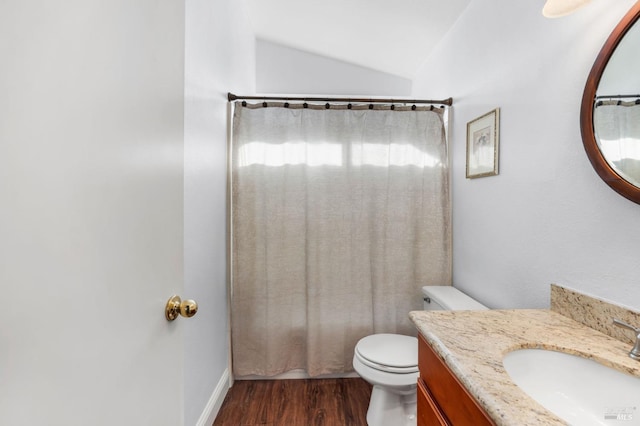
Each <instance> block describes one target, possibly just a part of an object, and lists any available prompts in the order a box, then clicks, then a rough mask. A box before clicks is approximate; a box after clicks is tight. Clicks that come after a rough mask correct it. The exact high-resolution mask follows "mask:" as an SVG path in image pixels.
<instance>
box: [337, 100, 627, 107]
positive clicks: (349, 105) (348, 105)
mask: <svg viewBox="0 0 640 426" xmlns="http://www.w3.org/2000/svg"><path fill="white" fill-rule="evenodd" d="M638 100H639V101H640V99H638ZM351 108H353V105H351V104H347V109H351Z"/></svg>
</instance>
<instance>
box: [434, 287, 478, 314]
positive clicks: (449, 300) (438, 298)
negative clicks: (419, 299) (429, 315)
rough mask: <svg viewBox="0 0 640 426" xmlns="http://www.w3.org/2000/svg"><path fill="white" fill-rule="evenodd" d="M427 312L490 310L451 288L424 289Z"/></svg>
mask: <svg viewBox="0 0 640 426" xmlns="http://www.w3.org/2000/svg"><path fill="white" fill-rule="evenodd" d="M422 296H423V299H424V310H425V311H466V310H483V309H489V308H487V307H486V306H484V305H483V304H481V303H480V302H478V301H477V300H475V299H473V298H471V297H469V296H467V295H466V294H464V293H463V292H461V291H460V290H458V289H457V288H454V287H451V286H425V287H422Z"/></svg>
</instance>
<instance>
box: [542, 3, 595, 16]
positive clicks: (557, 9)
mask: <svg viewBox="0 0 640 426" xmlns="http://www.w3.org/2000/svg"><path fill="white" fill-rule="evenodd" d="M590 1H591V0H547V2H546V3H545V5H544V7H543V8H542V14H543V15H544V16H545V17H546V18H559V17H561V16H565V15H568V14H570V13H573V12H575V11H576V10H578V9H579V8H581V7H582V6H584V5H585V4H587V3H589V2H590Z"/></svg>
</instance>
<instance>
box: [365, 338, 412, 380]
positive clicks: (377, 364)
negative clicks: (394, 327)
mask: <svg viewBox="0 0 640 426" xmlns="http://www.w3.org/2000/svg"><path fill="white" fill-rule="evenodd" d="M355 355H356V357H357V358H358V360H360V361H361V362H362V363H363V364H364V365H366V366H369V367H371V368H373V369H376V370H379V371H384V372H388V373H395V374H409V373H416V372H417V371H418V339H416V338H415V337H412V336H403V335H400V334H373V335H370V336H367V337H363V338H362V339H360V341H359V342H358V344H357V345H356V349H355Z"/></svg>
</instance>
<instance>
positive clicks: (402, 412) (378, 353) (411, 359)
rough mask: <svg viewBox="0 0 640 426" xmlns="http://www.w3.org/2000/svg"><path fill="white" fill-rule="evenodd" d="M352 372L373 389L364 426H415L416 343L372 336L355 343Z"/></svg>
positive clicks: (396, 336)
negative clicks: (354, 371)
mask: <svg viewBox="0 0 640 426" xmlns="http://www.w3.org/2000/svg"><path fill="white" fill-rule="evenodd" d="M353 368H354V369H355V370H356V372H357V373H358V374H359V375H360V377H362V378H363V379H364V380H366V381H367V382H369V383H371V384H372V385H373V390H372V391H371V399H370V401H369V409H368V410H367V424H369V425H370V426H371V425H397V426H411V425H415V424H416V421H415V416H416V382H417V380H418V375H419V373H418V339H416V338H415V337H412V336H402V335H399V334H373V335H371V336H367V337H363V338H362V339H360V341H358V344H357V345H356V350H355V353H354V356H353Z"/></svg>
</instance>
